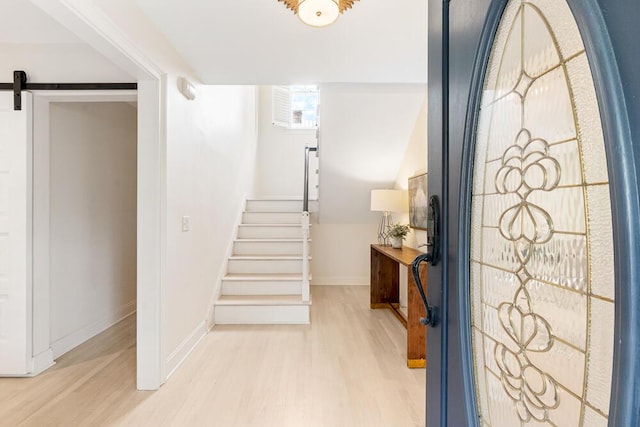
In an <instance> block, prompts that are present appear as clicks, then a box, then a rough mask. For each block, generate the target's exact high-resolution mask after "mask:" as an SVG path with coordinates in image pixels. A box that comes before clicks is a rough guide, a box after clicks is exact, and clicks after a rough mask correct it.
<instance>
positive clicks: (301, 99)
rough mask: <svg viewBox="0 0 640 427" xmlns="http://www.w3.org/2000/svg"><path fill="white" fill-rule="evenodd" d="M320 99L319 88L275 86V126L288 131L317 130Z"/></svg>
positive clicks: (273, 109)
mask: <svg viewBox="0 0 640 427" xmlns="http://www.w3.org/2000/svg"><path fill="white" fill-rule="evenodd" d="M318 98H319V95H318V86H273V106H272V107H273V108H272V111H273V124H274V125H276V126H282V127H285V128H287V129H316V128H317V127H318Z"/></svg>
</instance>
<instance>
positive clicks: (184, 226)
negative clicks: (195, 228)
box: [182, 216, 191, 232]
mask: <svg viewBox="0 0 640 427" xmlns="http://www.w3.org/2000/svg"><path fill="white" fill-rule="evenodd" d="M190 219H191V217H188V216H183V217H182V231H183V232H186V231H189V220H190Z"/></svg>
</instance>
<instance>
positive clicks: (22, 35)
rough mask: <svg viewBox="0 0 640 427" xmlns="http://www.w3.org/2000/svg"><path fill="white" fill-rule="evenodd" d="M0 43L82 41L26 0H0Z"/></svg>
mask: <svg viewBox="0 0 640 427" xmlns="http://www.w3.org/2000/svg"><path fill="white" fill-rule="evenodd" d="M0 43H20V44H55V43H82V41H81V40H80V39H78V38H77V37H76V36H75V35H74V34H73V33H71V32H70V31H69V30H67V29H66V28H64V27H63V26H62V25H60V24H58V23H57V22H56V21H54V20H53V19H52V18H50V17H49V15H47V14H46V13H44V12H43V11H41V10H40V9H39V8H37V7H36V6H34V5H33V4H31V2H29V1H27V0H0Z"/></svg>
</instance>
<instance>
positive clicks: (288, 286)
mask: <svg viewBox="0 0 640 427" xmlns="http://www.w3.org/2000/svg"><path fill="white" fill-rule="evenodd" d="M312 203H313V202H312ZM311 206H313V205H311ZM309 210H313V207H311V208H310V209H309ZM303 222H304V219H303V215H302V202H301V201H300V200H247V204H246V208H245V211H244V213H243V215H242V223H241V224H240V225H239V226H238V233H237V238H236V240H235V242H234V244H233V252H232V255H231V256H230V257H229V260H228V264H227V273H226V275H225V277H224V278H223V280H222V290H221V295H220V296H219V297H218V299H217V300H216V302H215V323H216V324H287V323H300V324H306V323H309V310H310V306H311V298H310V296H309V298H305V296H306V295H307V294H308V286H306V287H305V283H304V282H305V281H304V275H303V270H304V269H305V267H304V263H303V255H302V254H303V234H304V230H303ZM309 242H310V240H307V247H308V244H309ZM308 259H309V260H310V259H311V257H308ZM306 269H307V270H308V264H307V268H306ZM307 277H308V280H311V275H310V274H308V276H307ZM305 288H306V289H307V291H306V292H305ZM305 299H306V300H305Z"/></svg>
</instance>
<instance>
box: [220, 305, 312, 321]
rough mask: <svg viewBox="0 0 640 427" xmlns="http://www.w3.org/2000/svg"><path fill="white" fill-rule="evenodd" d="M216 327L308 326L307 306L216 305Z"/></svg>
mask: <svg viewBox="0 0 640 427" xmlns="http://www.w3.org/2000/svg"><path fill="white" fill-rule="evenodd" d="M215 322H216V324H218V325H252V324H308V323H309V306H308V305H217V306H216V308H215Z"/></svg>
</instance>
